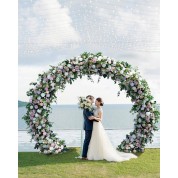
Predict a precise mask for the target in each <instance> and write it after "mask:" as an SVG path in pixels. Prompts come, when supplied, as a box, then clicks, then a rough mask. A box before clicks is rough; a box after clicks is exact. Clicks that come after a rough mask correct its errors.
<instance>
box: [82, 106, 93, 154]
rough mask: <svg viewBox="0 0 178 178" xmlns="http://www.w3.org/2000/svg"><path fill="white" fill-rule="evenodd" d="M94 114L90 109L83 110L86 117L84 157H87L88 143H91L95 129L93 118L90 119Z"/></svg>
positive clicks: (84, 125)
mask: <svg viewBox="0 0 178 178" xmlns="http://www.w3.org/2000/svg"><path fill="white" fill-rule="evenodd" d="M93 115H94V114H93V112H91V111H89V110H88V109H84V110H83V117H84V124H83V129H84V130H85V140H84V143H83V153H82V157H87V152H88V145H89V143H90V139H91V134H92V130H93V120H89V117H90V116H93Z"/></svg>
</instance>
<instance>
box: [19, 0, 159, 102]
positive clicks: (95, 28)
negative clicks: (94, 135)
mask: <svg viewBox="0 0 178 178" xmlns="http://www.w3.org/2000/svg"><path fill="white" fill-rule="evenodd" d="M18 13H19V15H18V17H19V22H18V26H19V27H18V31H19V36H18V38H19V42H18V49H19V58H18V99H19V100H21V101H28V100H29V97H28V96H27V95H26V92H27V91H28V90H29V88H30V87H31V86H30V85H29V83H30V82H35V81H36V80H37V78H38V74H39V73H42V72H43V71H47V70H48V69H49V65H57V64H58V63H59V62H62V61H63V60H65V59H69V58H71V57H74V56H78V55H80V54H81V53H83V52H85V51H87V52H92V53H96V52H102V53H103V55H105V56H109V57H112V58H115V59H116V60H119V61H127V62H128V63H130V64H131V65H132V66H137V67H138V69H139V71H140V74H141V76H142V78H144V79H146V80H147V82H148V84H149V87H150V89H151V92H152V95H153V96H154V98H155V100H156V101H157V102H158V103H159V102H160V53H159V52H160V51H159V43H160V41H159V0H144V1H143V0H108V1H102V0H75V1H72V0H50V1H49V0H25V1H24V0H19V7H18ZM93 78H94V81H95V82H94V83H92V82H90V81H88V80H87V79H86V77H83V78H82V79H77V80H76V81H75V82H74V83H73V84H72V85H69V84H68V85H67V86H66V89H65V91H64V92H63V93H62V92H60V91H58V92H57V96H58V100H57V103H58V104H76V103H77V97H78V96H86V95H88V94H92V95H94V96H95V97H102V98H103V100H104V102H105V103H106V104H122V103H131V101H130V98H126V95H125V92H122V93H121V95H120V96H119V97H117V92H118V90H119V88H118V85H116V84H114V83H113V81H112V80H108V79H104V78H102V79H101V81H100V82H99V83H97V79H98V76H93Z"/></svg>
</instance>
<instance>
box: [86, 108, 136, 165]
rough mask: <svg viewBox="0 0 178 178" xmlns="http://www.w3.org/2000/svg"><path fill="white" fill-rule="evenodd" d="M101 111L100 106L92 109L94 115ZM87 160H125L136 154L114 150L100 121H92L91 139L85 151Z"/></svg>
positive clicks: (134, 156)
mask: <svg viewBox="0 0 178 178" xmlns="http://www.w3.org/2000/svg"><path fill="white" fill-rule="evenodd" d="M99 111H101V112H103V110H102V108H96V109H95V110H94V116H95V117H97V116H98V112H99ZM87 158H88V160H103V159H105V160H107V161H116V162H121V161H126V160H129V159H131V158H137V156H136V155H134V154H132V153H125V152H120V151H118V150H116V148H114V147H113V145H112V144H111V142H110V140H109V137H108V135H107V134H106V131H105V129H104V127H103V125H102V123H101V121H99V122H93V130H92V136H91V140H90V143H89V146H88V152H87Z"/></svg>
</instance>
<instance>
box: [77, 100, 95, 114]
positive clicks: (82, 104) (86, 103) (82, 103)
mask: <svg viewBox="0 0 178 178" xmlns="http://www.w3.org/2000/svg"><path fill="white" fill-rule="evenodd" d="M78 99H79V103H78V105H79V108H80V109H89V111H93V110H94V107H93V105H92V103H91V101H90V100H89V99H86V98H85V97H79V98H78Z"/></svg>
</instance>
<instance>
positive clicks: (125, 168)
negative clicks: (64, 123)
mask: <svg viewBox="0 0 178 178" xmlns="http://www.w3.org/2000/svg"><path fill="white" fill-rule="evenodd" d="M79 153H80V148H70V150H69V151H68V152H66V153H62V154H57V155H43V154H39V153H38V152H19V153H18V161H19V162H18V174H19V178H65V177H66V178H68V177H69V178H80V177H81V178H103V177H106V178H108V177H109V178H116V177H117V178H158V177H160V173H159V172H160V149H146V150H145V152H144V153H138V154H137V156H138V158H137V159H131V160H129V161H124V162H107V161H105V160H102V161H89V160H80V159H76V158H75V157H76V156H79Z"/></svg>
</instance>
